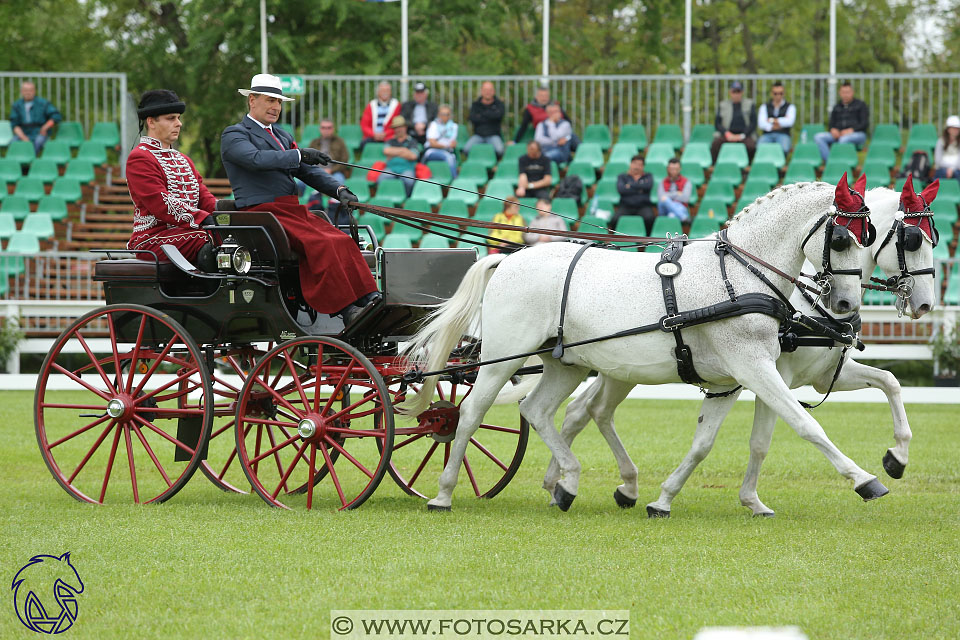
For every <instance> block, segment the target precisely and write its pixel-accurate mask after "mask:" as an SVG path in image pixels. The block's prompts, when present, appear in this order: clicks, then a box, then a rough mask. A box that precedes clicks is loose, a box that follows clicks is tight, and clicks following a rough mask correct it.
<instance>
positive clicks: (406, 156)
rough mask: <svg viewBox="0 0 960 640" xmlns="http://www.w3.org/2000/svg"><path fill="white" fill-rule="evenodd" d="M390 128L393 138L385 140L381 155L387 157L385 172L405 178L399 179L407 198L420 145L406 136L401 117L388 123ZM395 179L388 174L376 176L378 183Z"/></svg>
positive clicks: (414, 172) (404, 124)
mask: <svg viewBox="0 0 960 640" xmlns="http://www.w3.org/2000/svg"><path fill="white" fill-rule="evenodd" d="M390 128H391V129H393V131H394V134H393V137H392V138H390V139H389V140H387V146H385V147H384V148H383V155H385V156H387V171H390V172H392V173H399V174H401V175H403V176H407V177H404V178H399V179H400V180H403V186H404V188H405V189H406V191H407V197H408V198H409V197H410V194H411V193H413V184H414V182H415V181H414V178H415V177H416V168H417V158H419V157H420V145H418V144H417V141H416V140H414V139H413V138H411V137H410V136H409V135H407V121H406V120H404V119H403V116H396V117H395V118H394V119H393V120H392V121H391V122H390ZM397 179H398V178H397V176H392V175H390V174H389V173H381V174H380V175H379V176H377V182H378V183H379V182H383V181H384V180H397Z"/></svg>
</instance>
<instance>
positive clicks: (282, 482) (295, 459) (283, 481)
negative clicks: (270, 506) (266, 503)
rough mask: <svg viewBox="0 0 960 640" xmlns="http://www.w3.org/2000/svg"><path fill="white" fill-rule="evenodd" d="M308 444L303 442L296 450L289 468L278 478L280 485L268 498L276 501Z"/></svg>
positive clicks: (306, 441)
mask: <svg viewBox="0 0 960 640" xmlns="http://www.w3.org/2000/svg"><path fill="white" fill-rule="evenodd" d="M309 442H310V441H309V440H304V441H303V444H301V445H300V447H299V448H298V449H297V453H296V455H294V456H293V461H292V462H291V463H290V466H289V467H287V472H286V473H284V474H283V476H282V477H281V478H280V484H278V485H277V488H276V489H274V490H273V493H272V494H270V497H271V498H272V499H273V500H276V499H277V495H278V494H279V493H280V489H281V488H283V487H286V486H287V478H289V477H290V474H291V473H293V468H294V467H295V466H297V463H298V462H300V454H301V453H303V450H304V449H306V448H307V444H309ZM331 471H332V469H331Z"/></svg>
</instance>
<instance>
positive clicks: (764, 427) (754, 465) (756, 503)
mask: <svg viewBox="0 0 960 640" xmlns="http://www.w3.org/2000/svg"><path fill="white" fill-rule="evenodd" d="M776 423H777V414H776V413H774V412H773V410H772V409H770V407H768V406H767V405H766V403H764V402H763V401H762V400H760V399H759V398H758V399H757V401H756V402H755V403H754V408H753V431H751V432H750V462H749V463H747V472H746V474H744V476H743V484H741V485H740V504H742V505H743V506H745V507H748V508H749V509H750V510H751V511H753V515H755V516H764V517H767V518H772V517H773V516H774V515H775V514H774V512H773V509H770V508H769V507H767V506H766V505H765V504H763V503H762V502H760V497H759V496H758V495H757V479H758V478H759V477H760V466H761V465H762V464H763V460H764V458H766V457H767V451H769V450H770V441H771V439H772V438H773V428H774V426H775V425H776Z"/></svg>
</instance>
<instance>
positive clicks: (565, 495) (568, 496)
mask: <svg viewBox="0 0 960 640" xmlns="http://www.w3.org/2000/svg"><path fill="white" fill-rule="evenodd" d="M576 497H577V496H576V494H573V493H570V492H569V491H567V490H566V489H564V488H563V487H561V486H560V485H559V484H558V485H557V486H556V487H554V489H553V499H554V500H556V502H557V506H558V507H560V511H568V510H569V509H570V505H572V504H573V499H574V498H576Z"/></svg>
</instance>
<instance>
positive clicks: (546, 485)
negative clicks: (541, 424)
mask: <svg viewBox="0 0 960 640" xmlns="http://www.w3.org/2000/svg"><path fill="white" fill-rule="evenodd" d="M602 387H603V378H602V377H601V376H597V377H596V378H595V379H594V381H593V382H592V383H590V386H588V387H587V388H586V389H585V390H584V392H583V393H582V394H580V395H579V396H577V397H576V398H574V399H573V400H572V401H571V402H570V404H568V405H567V410H566V412H565V413H564V415H563V426H562V427H561V428H560V437H561V438H563V441H564V442H565V443H566V444H567V446H568V447H569V446H570V445H571V444H573V440H574V438H576V437H577V436H578V435H579V434H580V432H581V431H583V430H584V428H585V427H586V426H587V425H588V424H589V423H590V417H591V416H590V411H589V404H590V402H591V401H592V400H593V399H594V397H596V395H597V394H598V393H599V392H600V389H601V388H602ZM559 480H560V465H559V463H557V458H556V457H555V456H551V457H550V463H549V464H547V471H546V473H545V474H544V475H543V489H544V490H545V491H546V492H547V493H549V494H550V504H551V505H554V504H556V502H554V501H553V490H554V489H555V488H556V487H557V482H559Z"/></svg>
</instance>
